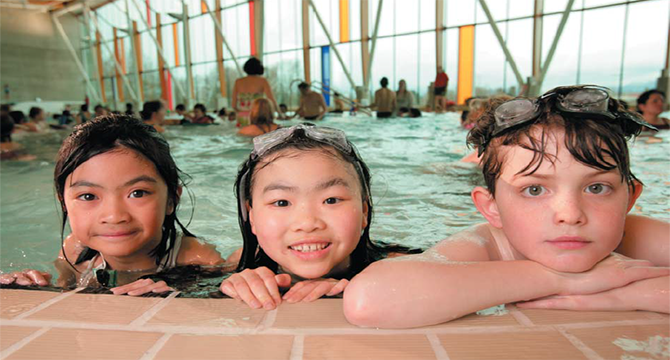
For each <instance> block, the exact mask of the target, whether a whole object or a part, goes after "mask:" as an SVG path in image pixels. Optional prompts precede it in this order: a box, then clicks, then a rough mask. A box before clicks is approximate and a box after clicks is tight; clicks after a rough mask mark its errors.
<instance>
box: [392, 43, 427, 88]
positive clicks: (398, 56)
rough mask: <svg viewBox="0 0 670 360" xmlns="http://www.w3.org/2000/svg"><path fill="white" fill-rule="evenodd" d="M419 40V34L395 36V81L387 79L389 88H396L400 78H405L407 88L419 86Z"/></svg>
mask: <svg viewBox="0 0 670 360" xmlns="http://www.w3.org/2000/svg"><path fill="white" fill-rule="evenodd" d="M419 41H420V39H419V35H405V36H398V37H396V38H395V56H394V58H395V61H394V62H395V77H396V81H394V82H390V81H389V82H390V84H389V88H390V89H392V90H393V91H396V90H398V82H400V80H405V82H406V83H407V89H408V90H415V89H417V87H418V86H419V74H418V70H419V57H420V55H419ZM422 50H423V49H422ZM426 57H430V56H426ZM433 58H434V56H433Z"/></svg>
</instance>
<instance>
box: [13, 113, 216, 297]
mask: <svg viewBox="0 0 670 360" xmlns="http://www.w3.org/2000/svg"><path fill="white" fill-rule="evenodd" d="M180 174H181V172H180V170H179V168H178V167H177V165H176V164H175V162H174V160H173V158H172V156H171V155H170V146H169V145H168V143H167V142H166V141H165V140H164V139H163V137H162V136H160V135H159V134H158V132H156V129H154V128H153V127H152V126H150V125H147V124H144V123H142V122H141V121H140V120H138V119H136V118H134V117H132V116H127V115H118V116H115V115H108V116H103V117H99V118H96V119H94V120H92V121H89V122H87V123H85V124H83V125H79V126H77V127H76V128H75V130H74V132H73V133H72V134H71V135H70V136H69V137H68V138H67V139H65V141H64V142H63V145H62V146H61V148H60V150H59V152H58V158H57V162H56V168H55V171H54V183H55V187H56V195H57V197H58V200H59V202H60V207H61V209H62V211H63V223H62V229H61V232H62V233H64V232H65V225H66V224H67V223H68V222H69V224H70V228H71V230H72V232H71V233H70V234H69V235H68V236H67V237H66V238H65V239H64V240H63V241H62V249H61V252H60V254H59V257H58V260H57V262H56V266H57V268H58V270H59V272H60V273H61V274H60V278H59V285H61V286H65V285H69V284H72V283H75V282H77V283H79V284H80V285H83V286H85V285H88V284H89V282H93V283H94V282H95V280H96V279H97V282H98V283H100V284H102V285H105V286H110V287H112V286H115V285H122V284H114V282H113V281H111V280H109V279H110V278H111V279H114V277H115V276H111V277H110V272H109V271H112V274H117V273H116V271H126V272H132V273H133V274H140V275H141V273H156V272H161V271H164V270H168V269H171V268H174V267H177V266H185V265H216V264H222V263H223V262H224V261H223V259H222V258H221V256H220V254H219V253H218V252H217V251H216V250H215V249H214V247H213V246H211V245H208V244H205V243H203V242H201V241H200V240H198V239H197V238H196V237H195V236H194V235H193V234H191V233H190V232H189V231H188V230H186V228H185V227H184V226H183V225H182V224H181V223H180V222H179V220H178V219H177V207H178V205H179V200H180V198H181V194H182V186H183V185H184V184H183V181H182V180H181V176H180ZM49 278H50V276H49V274H46V273H42V272H38V271H36V270H26V271H23V272H15V273H11V274H3V275H1V276H0V283H3V284H10V283H13V282H16V283H17V284H19V285H31V284H37V285H48V284H49ZM136 278H137V277H134V278H133V279H136ZM120 279H121V278H119V280H120ZM167 290H170V288H169V287H168V286H167V284H165V282H164V281H160V282H158V283H154V282H153V281H152V280H151V279H142V280H137V281H133V282H131V283H129V284H126V285H123V286H119V287H114V288H112V292H114V294H117V295H119V294H128V295H141V294H144V293H147V292H163V291H167Z"/></svg>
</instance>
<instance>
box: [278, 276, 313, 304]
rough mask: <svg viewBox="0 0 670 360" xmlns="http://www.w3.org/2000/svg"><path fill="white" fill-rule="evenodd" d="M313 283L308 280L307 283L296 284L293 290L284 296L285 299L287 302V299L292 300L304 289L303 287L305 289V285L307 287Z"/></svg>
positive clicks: (289, 290)
mask: <svg viewBox="0 0 670 360" xmlns="http://www.w3.org/2000/svg"><path fill="white" fill-rule="evenodd" d="M311 282H312V281H310V280H306V281H301V282H299V283H296V284H295V285H293V286H291V288H290V289H288V291H287V292H286V293H285V294H284V296H283V299H284V300H287V299H289V298H291V297H292V296H293V294H295V293H296V292H298V290H300V289H302V288H303V287H305V285H307V284H309V283H311Z"/></svg>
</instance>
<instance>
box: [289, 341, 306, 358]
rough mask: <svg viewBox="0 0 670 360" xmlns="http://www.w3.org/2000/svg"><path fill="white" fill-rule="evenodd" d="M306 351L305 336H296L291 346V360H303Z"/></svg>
mask: <svg viewBox="0 0 670 360" xmlns="http://www.w3.org/2000/svg"><path fill="white" fill-rule="evenodd" d="M304 351H305V335H296V336H294V337H293V345H291V356H290V357H289V360H302V358H303V354H304Z"/></svg>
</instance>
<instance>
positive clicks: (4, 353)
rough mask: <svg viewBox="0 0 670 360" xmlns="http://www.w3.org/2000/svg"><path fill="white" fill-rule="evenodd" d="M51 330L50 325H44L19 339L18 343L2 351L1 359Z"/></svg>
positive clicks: (0, 353)
mask: <svg viewBox="0 0 670 360" xmlns="http://www.w3.org/2000/svg"><path fill="white" fill-rule="evenodd" d="M49 330H51V328H50V327H43V328H41V329H39V330H37V331H35V332H34V333H32V334H30V335H28V336H26V337H25V338H23V339H21V340H20V341H18V342H17V343H16V344H14V345H12V346H10V347H8V348H6V349H5V350H3V351H2V352H0V359H5V358H6V357H8V356H9V355H11V354H13V353H15V352H17V351H19V350H21V349H22V348H23V347H24V346H26V345H28V344H29V343H30V342H31V341H33V340H35V339H37V338H38V337H40V336H42V334H44V333H45V332H47V331H49Z"/></svg>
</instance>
